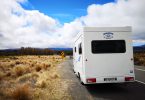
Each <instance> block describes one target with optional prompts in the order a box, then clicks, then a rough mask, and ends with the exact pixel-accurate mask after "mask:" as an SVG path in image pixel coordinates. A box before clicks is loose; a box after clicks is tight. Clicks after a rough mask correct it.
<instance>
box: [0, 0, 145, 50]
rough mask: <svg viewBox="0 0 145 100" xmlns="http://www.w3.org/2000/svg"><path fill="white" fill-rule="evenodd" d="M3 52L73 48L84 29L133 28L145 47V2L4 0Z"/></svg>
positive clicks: (0, 20)
mask: <svg viewBox="0 0 145 100" xmlns="http://www.w3.org/2000/svg"><path fill="white" fill-rule="evenodd" d="M0 2H1V3H0V49H12V48H20V47H36V48H49V47H73V38H74V37H75V36H76V34H77V33H78V32H79V31H80V29H81V28H82V27H83V26H90V27H91V26H92V27H107V26H112V27H113V26H114V27H118V26H119V27H122V26H132V37H131V38H132V40H133V45H134V46H138V45H143V44H145V28H144V26H145V20H144V18H145V6H144V4H145V0H140V1H139V0H0Z"/></svg>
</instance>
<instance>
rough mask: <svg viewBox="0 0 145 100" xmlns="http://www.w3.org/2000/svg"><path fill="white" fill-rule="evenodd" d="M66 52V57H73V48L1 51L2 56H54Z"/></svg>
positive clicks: (28, 48) (23, 48)
mask: <svg viewBox="0 0 145 100" xmlns="http://www.w3.org/2000/svg"><path fill="white" fill-rule="evenodd" d="M61 51H64V53H65V55H72V53H73V52H72V48H31V47H26V48H25V47H22V48H16V49H3V50H0V56H5V55H6V56H9V55H54V54H60V53H61Z"/></svg>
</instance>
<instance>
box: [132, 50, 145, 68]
mask: <svg viewBox="0 0 145 100" xmlns="http://www.w3.org/2000/svg"><path fill="white" fill-rule="evenodd" d="M134 63H135V65H140V66H145V53H134Z"/></svg>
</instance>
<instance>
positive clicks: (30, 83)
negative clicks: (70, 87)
mask: <svg viewBox="0 0 145 100" xmlns="http://www.w3.org/2000/svg"><path fill="white" fill-rule="evenodd" d="M60 62H62V59H61V57H60V56H56V55H55V56H14V57H13V56H11V57H3V58H0V87H1V88H2V89H1V90H2V91H1V94H3V95H4V97H6V98H3V96H2V95H0V99H1V98H2V100H7V99H8V100H9V99H13V100H31V99H33V100H44V99H45V100H46V98H47V99H49V100H59V99H60V100H61V99H62V97H64V94H63V92H61V91H62V90H61V89H62V88H61V87H62V86H63V84H62V86H60V76H59V73H58V72H57V70H56V69H57V67H56V65H57V64H58V63H60ZM1 80H3V81H1ZM63 82H64V81H63ZM5 83H7V84H5ZM5 90H6V91H5ZM66 90H67V89H66ZM7 91H8V93H7ZM9 91H10V92H9ZM58 91H59V92H58ZM22 97H23V98H22Z"/></svg>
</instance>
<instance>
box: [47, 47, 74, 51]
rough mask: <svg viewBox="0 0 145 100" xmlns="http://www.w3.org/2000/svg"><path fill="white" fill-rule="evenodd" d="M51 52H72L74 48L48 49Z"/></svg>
mask: <svg viewBox="0 0 145 100" xmlns="http://www.w3.org/2000/svg"><path fill="white" fill-rule="evenodd" d="M48 49H50V50H55V51H72V50H73V49H72V48H48Z"/></svg>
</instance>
